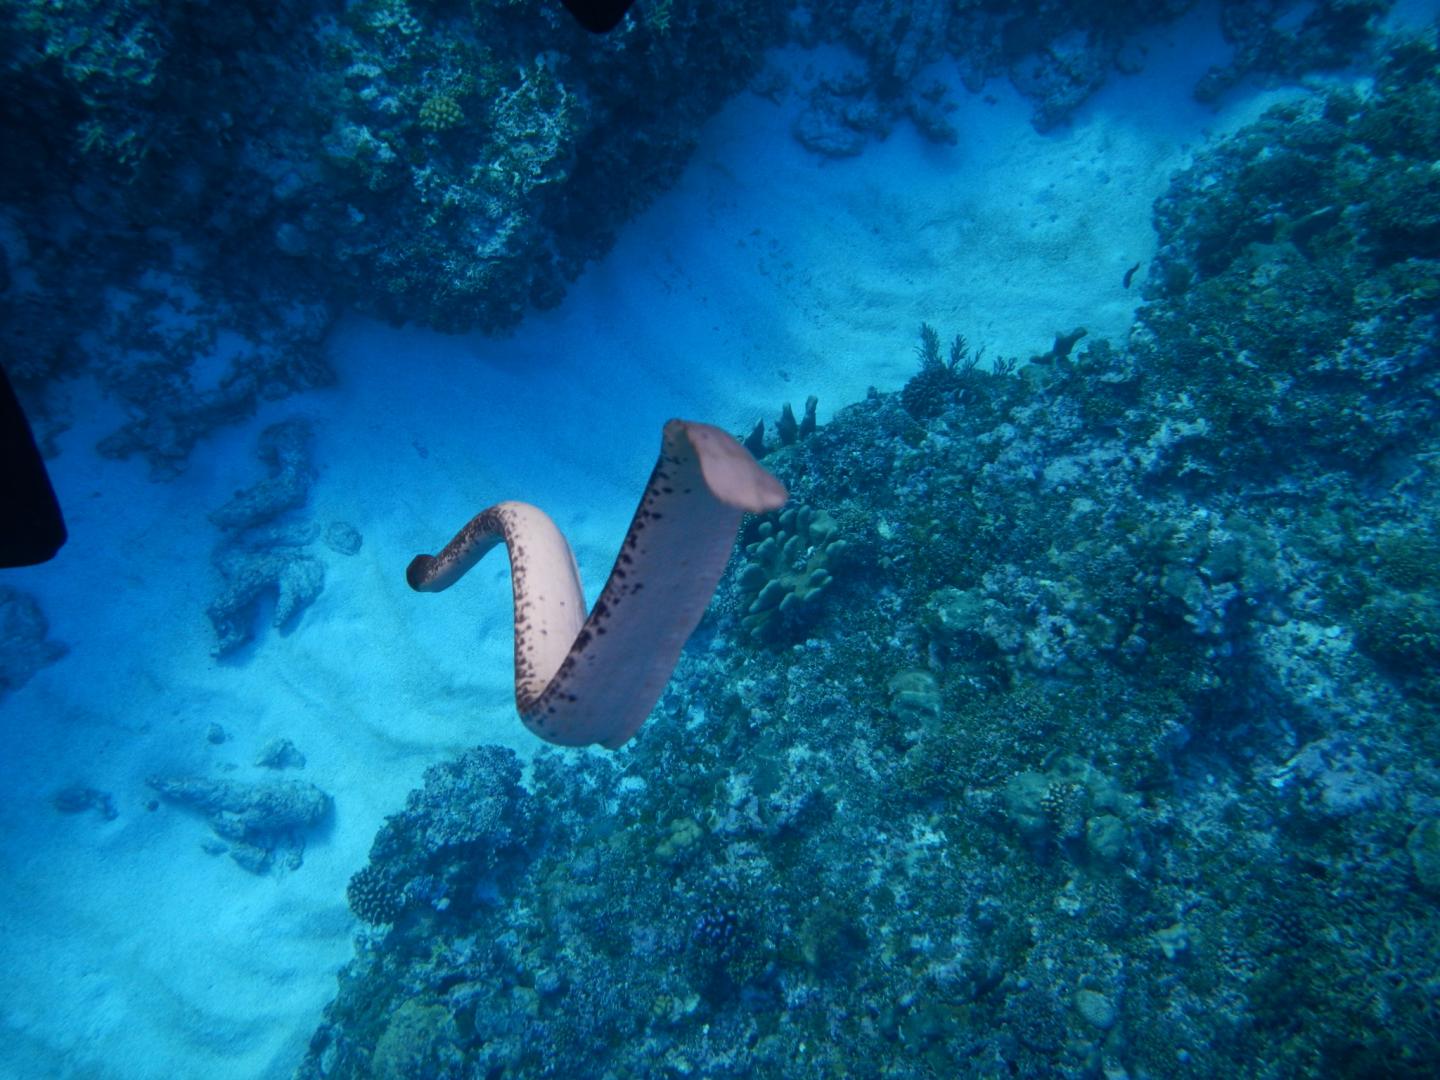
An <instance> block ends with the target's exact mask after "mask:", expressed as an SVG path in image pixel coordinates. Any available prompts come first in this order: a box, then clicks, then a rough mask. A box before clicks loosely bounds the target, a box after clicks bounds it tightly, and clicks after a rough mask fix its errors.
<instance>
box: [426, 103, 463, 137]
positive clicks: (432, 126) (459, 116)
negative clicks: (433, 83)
mask: <svg viewBox="0 0 1440 1080" xmlns="http://www.w3.org/2000/svg"><path fill="white" fill-rule="evenodd" d="M464 122H465V113H464V111H463V110H462V109H461V108H460V103H459V102H457V101H456V100H455V99H454V98H453V97H451V96H450V95H449V94H432V95H431V96H430V97H428V98H426V99H425V102H424V103H423V104H422V105H421V106H420V126H421V127H423V128H425V130H427V131H449V130H450V129H451V128H455V127H459V126H460V125H461V124H463V123H464Z"/></svg>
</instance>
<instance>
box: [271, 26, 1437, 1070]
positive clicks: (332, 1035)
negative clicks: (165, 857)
mask: <svg viewBox="0 0 1440 1080" xmlns="http://www.w3.org/2000/svg"><path fill="white" fill-rule="evenodd" d="M1437 89H1440V65H1437V58H1436V55H1435V53H1434V51H1433V50H1432V49H1431V48H1430V47H1429V46H1428V45H1424V44H1419V45H1416V46H1414V47H1411V48H1407V49H1401V50H1399V51H1398V52H1397V53H1396V54H1395V55H1394V57H1393V59H1392V61H1391V62H1390V63H1389V64H1388V65H1387V67H1386V68H1385V70H1384V71H1383V72H1382V73H1381V75H1380V77H1379V78H1378V79H1377V82H1376V88H1375V91H1374V92H1373V93H1372V94H1369V95H1367V96H1365V97H1364V98H1356V97H1353V96H1351V95H1349V94H1345V93H1338V94H1332V95H1330V96H1329V97H1328V98H1326V99H1324V100H1322V101H1320V102H1317V104H1316V105H1315V106H1314V107H1313V108H1300V109H1298V110H1296V109H1295V108H1293V107H1287V108H1286V109H1285V110H1282V111H1281V112H1279V113H1275V114H1272V115H1271V116H1269V117H1267V118H1265V119H1264V120H1262V121H1261V122H1260V123H1259V125H1258V126H1256V127H1254V128H1251V129H1249V130H1247V131H1243V132H1241V133H1239V134H1238V135H1237V136H1236V137H1234V138H1233V139H1231V140H1230V141H1228V142H1226V143H1225V144H1223V145H1221V146H1220V147H1218V148H1217V149H1214V150H1211V151H1206V152H1203V153H1201V154H1199V155H1197V158H1196V160H1195V164H1194V166H1193V168H1192V169H1191V170H1190V171H1188V172H1187V173H1184V174H1181V175H1179V176H1177V177H1176V179H1175V182H1174V184H1173V185H1172V188H1171V190H1170V192H1169V193H1168V194H1167V195H1166V197H1165V198H1164V199H1163V200H1161V202H1160V204H1159V205H1158V207H1157V214H1156V220H1157V225H1158V227H1159V229H1160V233H1161V240H1162V245H1163V246H1162V254H1161V256H1160V257H1159V258H1158V259H1157V260H1156V263H1155V266H1154V267H1153V268H1152V271H1151V275H1150V277H1149V279H1148V281H1147V282H1146V286H1145V287H1146V290H1147V293H1146V295H1147V298H1148V299H1147V303H1146V305H1145V307H1144V308H1143V309H1142V311H1141V313H1140V317H1139V321H1138V323H1137V326H1136V328H1135V331H1134V334H1133V335H1132V337H1131V339H1130V341H1129V342H1128V343H1127V344H1126V345H1125V346H1124V347H1123V348H1120V347H1116V346H1114V345H1111V344H1110V343H1108V342H1105V341H1100V340H1096V339H1095V338H1094V337H1087V338H1085V339H1084V340H1083V341H1078V340H1077V341H1072V342H1071V343H1070V346H1069V347H1068V348H1064V349H1062V348H1059V347H1058V346H1057V347H1052V348H1051V349H1050V351H1049V352H1048V353H1041V354H1040V355H1038V356H1037V358H1036V359H1035V360H1034V361H1032V362H1030V363H1027V364H1025V365H1023V366H1020V365H1014V364H1010V363H1006V364H996V365H993V366H992V367H991V368H990V369H988V370H987V369H985V368H983V367H980V366H976V367H974V368H973V369H971V370H969V371H968V372H967V373H966V374H965V375H964V377H963V382H961V383H959V384H956V385H952V386H951V387H950V390H949V391H947V392H946V393H943V394H940V395H928V396H927V395H917V394H915V393H912V395H911V398H910V404H911V405H912V406H913V405H914V403H915V401H916V400H917V397H918V398H919V399H920V400H923V402H924V405H923V407H921V408H913V407H912V408H907V403H906V396H905V395H904V394H894V395H886V394H879V393H874V394H872V395H871V396H870V397H869V398H867V400H865V401H864V402H861V403H859V404H856V405H853V406H851V407H849V408H847V409H844V410H842V411H841V412H840V413H839V414H837V416H836V417H835V418H834V419H833V420H831V421H830V422H829V423H827V424H826V426H825V427H824V428H823V429H821V430H819V431H817V432H815V433H814V434H813V435H811V436H810V437H809V438H806V439H804V440H799V441H797V442H795V443H793V444H791V445H789V446H781V447H779V448H777V449H774V450H772V451H771V453H770V454H769V455H768V456H767V459H766V462H767V465H769V466H770V467H772V468H773V469H774V470H775V471H776V473H777V474H778V475H780V476H782V478H783V479H784V480H785V481H786V483H787V484H788V485H789V486H790V488H791V491H792V494H793V497H794V499H795V505H796V506H797V507H806V506H809V507H825V508H826V509H827V511H828V513H829V515H830V516H831V517H833V519H834V522H835V523H836V526H837V531H836V533H834V534H827V535H841V536H844V537H845V542H846V543H847V544H848V545H850V546H851V547H852V555H853V562H851V564H850V567H851V569H850V570H848V571H847V573H846V574H844V575H837V576H836V577H835V579H834V581H833V583H832V584H831V585H830V586H829V594H830V596H831V599H832V602H829V603H825V604H821V605H818V607H816V608H815V610H814V612H813V615H812V617H811V621H810V623H809V625H807V626H806V627H805V632H806V636H805V639H804V641H803V642H795V643H794V645H793V647H791V648H787V649H784V650H774V649H769V648H759V647H755V642H753V640H751V639H750V636H749V635H748V634H746V633H745V629H744V624H743V619H744V617H745V614H746V613H745V609H744V607H743V606H742V605H741V604H739V603H736V602H733V597H734V596H735V595H736V593H737V592H738V591H739V589H740V586H739V578H740V577H741V576H743V575H746V574H751V571H750V570H749V569H748V568H739V569H736V570H735V571H733V573H734V577H733V578H732V580H731V582H730V584H729V585H727V586H724V587H722V589H729V590H730V595H731V597H732V603H730V604H729V605H721V609H720V610H719V611H718V612H716V613H713V614H712V616H711V624H710V632H709V636H708V647H704V646H706V645H707V640H706V631H705V629H704V627H702V631H701V642H700V644H701V645H702V647H701V648H698V649H693V650H691V651H690V652H688V653H687V654H686V655H685V656H684V657H683V658H682V661H681V665H680V668H679V669H678V671H677V678H676V679H675V680H674V681H673V682H672V683H671V685H670V687H669V688H668V689H667V691H666V693H665V695H664V697H663V698H662V700H661V703H660V706H659V709H658V715H657V716H656V718H655V719H654V720H653V721H652V722H651V723H650V724H648V725H647V726H646V727H645V729H644V730H643V732H642V734H641V736H640V737H639V738H638V739H637V740H636V741H635V742H634V743H633V744H632V745H631V746H630V747H627V748H626V750H625V751H624V752H623V753H622V754H619V755H616V756H614V757H606V758H599V757H594V756H578V757H567V756H562V755H561V754H559V753H557V752H553V751H544V752H541V753H540V754H539V755H538V756H537V757H536V759H535V761H534V764H533V769H532V771H531V774H530V776H529V785H528V787H522V786H521V785H520V783H519V768H518V765H517V764H516V763H515V762H514V760H513V757H512V756H511V755H510V754H509V753H508V752H507V751H503V750H499V749H481V750H476V751H472V752H471V753H469V754H467V755H466V756H465V757H464V758H463V759H461V761H460V762H458V763H456V764H455V765H452V766H449V767H442V768H438V769H435V770H432V771H431V772H430V773H429V774H428V775H427V778H426V782H425V786H424V787H423V788H422V789H421V790H420V791H419V792H417V793H416V794H414V795H412V796H411V799H410V800H409V803H408V804H407V807H406V809H405V811H404V812H403V813H402V814H400V815H398V816H397V817H396V818H395V819H392V821H391V822H390V823H389V824H388V825H387V826H386V828H385V830H384V831H382V833H381V836H380V838H379V839H378V840H377V842H376V845H375V848H374V849H373V850H372V854H371V863H370V866H369V867H368V868H367V869H365V870H363V871H361V874H360V875H357V879H356V880H357V883H358V884H357V886H356V887H355V888H354V889H353V890H352V892H353V893H355V894H357V896H358V895H359V894H363V898H357V896H352V902H354V903H355V905H356V907H357V910H360V908H361V907H362V904H363V906H364V911H363V912H362V914H365V913H367V912H368V914H366V917H367V918H370V919H371V920H372V921H376V922H383V926H382V927H381V928H378V929H376V930H374V931H367V932H366V933H364V934H362V935H361V936H360V937H359V939H358V940H357V945H356V948H357V955H356V958H355V960H354V961H353V962H352V963H351V965H350V966H349V968H348V969H347V971H346V972H345V974H344V975H343V976H342V978H341V980H340V984H339V992H338V996H337V998H336V1000H335V1002H334V1003H333V1004H332V1005H331V1006H330V1007H329V1009H328V1010H327V1013H326V1017H325V1020H324V1023H323V1024H322V1025H321V1027H320V1028H319V1030H318V1031H317V1032H316V1034H315V1036H314V1039H313V1041H312V1044H311V1049H310V1054H309V1057H308V1058H307V1060H306V1062H305V1063H304V1065H302V1067H301V1069H300V1071H299V1074H298V1075H299V1076H300V1077H301V1078H302V1080H310V1078H318V1077H328V1078H336V1080H338V1078H342V1077H364V1076H369V1075H372V1072H371V1070H372V1068H373V1062H374V1061H375V1060H376V1058H377V1057H379V1056H382V1055H383V1057H384V1060H385V1061H387V1062H394V1063H396V1065H395V1067H397V1068H405V1067H409V1065H410V1064H413V1063H417V1062H423V1063H425V1064H424V1065H423V1066H420V1065H416V1066H415V1067H417V1068H433V1069H436V1070H441V1071H443V1070H450V1071H451V1072H452V1073H454V1074H456V1075H459V1074H474V1075H487V1076H509V1077H528V1076H536V1077H538V1076H546V1075H574V1076H580V1075H607V1074H610V1075H616V1076H620V1075H634V1076H667V1075H690V1076H713V1077H721V1076H741V1075H756V1076H797V1075H800V1076H817V1077H818V1076H840V1075H866V1076H887V1077H905V1078H912V1077H913V1078H920V1077H926V1076H937V1075H980V1076H990V1075H995V1076H1077V1077H1078V1076H1100V1075H1110V1076H1122V1075H1128V1076H1185V1075H1203V1076H1221V1075H1237V1076H1250V1075H1256V1073H1257V1069H1259V1068H1260V1067H1259V1066H1257V1064H1256V1063H1257V1062H1259V1063H1263V1069H1262V1070H1261V1071H1264V1072H1266V1073H1273V1074H1276V1075H1292V1074H1293V1075H1387V1076H1414V1077H1422V1076H1430V1075H1434V1074H1435V1073H1436V1072H1437V1071H1440V1035H1437V1032H1440V1025H1437V1024H1436V1022H1435V1021H1436V997H1435V993H1434V987H1435V985H1436V984H1437V980H1440V923H1437V920H1436V918H1435V903H1436V895H1437V894H1436V891H1435V890H1436V888H1437V886H1436V882H1437V880H1440V869H1437V867H1440V856H1437V852H1440V828H1437V825H1436V822H1437V820H1440V723H1437V716H1436V708H1437V701H1436V698H1435V696H1434V695H1433V692H1432V683H1431V681H1430V680H1431V679H1433V670H1434V663H1433V654H1431V653H1430V652H1429V651H1428V649H1429V648H1430V646H1429V644H1428V642H1429V641H1430V640H1431V638H1429V637H1428V636H1427V634H1428V631H1426V630H1425V629H1424V628H1425V627H1427V626H1428V625H1430V623H1429V620H1430V619H1431V617H1432V614H1431V612H1430V611H1429V610H1428V609H1427V607H1426V605H1425V604H1424V602H1423V601H1424V598H1426V597H1428V596H1429V595H1431V594H1432V593H1433V592H1434V582H1435V574H1436V570H1435V563H1434V561H1433V558H1432V552H1433V543H1434V542H1433V536H1434V528H1433V525H1434V522H1435V521H1436V520H1437V514H1440V469H1437V465H1436V463H1437V462H1440V423H1437V421H1440V370H1437V368H1436V365H1435V364H1434V363H1433V357H1434V356H1435V355H1436V352H1437V346H1440V340H1437V337H1440V331H1437V326H1440V291H1437V290H1436V288H1435V281H1436V280H1437V272H1440V266H1437V254H1440V253H1437V252H1436V251H1435V250H1434V249H1433V248H1430V247H1428V246H1427V245H1428V244H1429V243H1430V238H1429V237H1428V236H1427V234H1426V233H1425V226H1424V222H1425V215H1426V214H1427V213H1428V210H1427V205H1426V203H1425V202H1424V200H1410V201H1395V199H1394V198H1393V197H1392V192H1393V191H1394V190H1396V188H1397V186H1399V185H1401V183H1402V178H1403V177H1404V176H1405V175H1407V174H1408V173H1410V172H1411V171H1412V170H1414V169H1415V168H1417V167H1422V168H1424V169H1426V170H1428V169H1429V164H1428V163H1424V164H1423V165H1422V163H1421V160H1420V158H1419V157H1417V156H1416V155H1419V154H1421V153H1422V151H1421V150H1420V149H1419V148H1420V147H1421V146H1423V145H1426V144H1425V143H1424V141H1423V139H1422V138H1417V137H1414V133H1415V132H1416V131H1417V130H1423V127H1422V125H1424V124H1426V123H1430V122H1431V121H1432V120H1433V117H1434V116H1435V115H1437V113H1436V111H1435V110H1434V108H1433V104H1432V103H1433V102H1434V101H1435V97H1434V95H1435V94H1436V92H1437ZM1366 139H1368V140H1370V141H1369V142H1365V141H1364V140H1366ZM1357 145H1359V146H1361V147H1363V149H1360V150H1357V149H1356V147H1357ZM1429 145H1430V146H1433V145H1434V142H1433V141H1432V142H1431V143H1429ZM1272 170H1279V171H1278V172H1272ZM1282 178H1288V179H1282ZM1327 185H1328V186H1327ZM1327 205H1339V206H1344V207H1346V208H1347V209H1345V210H1344V211H1343V212H1338V213H1321V214H1319V215H1318V216H1316V214H1315V211H1316V210H1322V211H1323V210H1324V208H1325V207H1326V206H1327ZM1397 215H1398V217H1397V218H1396V219H1397V220H1401V221H1408V222H1410V223H1411V224H1410V225H1409V226H1408V227H1406V228H1404V229H1394V230H1392V229H1388V228H1387V227H1385V225H1384V223H1385V222H1386V221H1387V220H1389V219H1390V218H1392V217H1396V216H1397ZM1407 215H1408V216H1407ZM1219 222H1223V223H1224V224H1223V226H1220V225H1217V223H1219ZM1065 337H1069V335H1068V334H1067V335H1062V338H1065ZM928 340H929V338H928V337H927V338H925V339H922V355H921V363H920V365H918V366H919V367H920V369H921V370H920V372H919V373H917V378H921V377H922V376H924V374H925V370H926V368H927V363H928V367H930V368H933V367H934V366H935V365H934V363H933V362H927V357H928V356H929V354H930V353H931V352H933V353H934V354H935V355H936V357H937V359H938V362H939V364H940V366H941V367H942V368H944V367H945V366H946V365H945V363H944V361H943V359H939V352H940V350H939V340H940V339H939V337H938V332H937V333H936V334H935V335H934V347H933V349H932V348H930V347H928V346H927V345H926V341H928ZM1042 348H1044V345H1043V343H1037V351H1038V350H1039V349H1042ZM958 368H963V365H958V366H957V370H958ZM798 516H799V515H798V511H797V518H798ZM814 516H818V515H814ZM810 527H811V528H812V529H813V528H814V521H813V518H812V521H811V524H810ZM792 528H793V526H792ZM792 535H793V534H792ZM767 539H768V538H767ZM751 542H752V543H753V542H754V537H752V538H751ZM807 546H808V545H807ZM796 559H797V561H798V559H799V553H798V552H797V553H796ZM766 565H767V566H769V565H774V566H776V567H778V566H780V565H781V564H780V562H779V561H778V560H776V561H775V562H773V563H771V562H770V561H768V560H767V562H766ZM751 576H753V575H751ZM842 601H843V602H842ZM1367 627H1368V629H1367ZM477 803H478V804H479V805H478V806H477V805H476V804H477ZM402 1012H403V1014H404V1016H403V1019H401V1018H400V1017H401V1014H402ZM392 1017H394V1018H396V1019H391V1018H392ZM447 1020H448V1021H450V1022H447ZM387 1067H389V1066H387Z"/></svg>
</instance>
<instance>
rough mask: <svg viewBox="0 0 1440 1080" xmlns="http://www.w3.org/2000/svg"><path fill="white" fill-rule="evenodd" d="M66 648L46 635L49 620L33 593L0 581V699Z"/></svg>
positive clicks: (63, 652)
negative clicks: (46, 618)
mask: <svg viewBox="0 0 1440 1080" xmlns="http://www.w3.org/2000/svg"><path fill="white" fill-rule="evenodd" d="M68 651H69V650H68V649H67V648H66V646H65V645H63V644H62V643H60V642H58V641H55V640H53V639H52V638H51V637H50V624H49V623H48V622H46V620H45V613H44V612H42V611H41V610H40V604H39V602H38V601H37V600H36V599H35V598H34V597H33V596H31V595H30V594H29V593H24V592H21V591H20V590H19V589H12V588H10V587H9V586H8V585H0V699H3V698H4V696H5V695H6V694H8V693H10V691H12V690H18V689H20V687H22V686H24V685H25V684H26V683H27V682H29V681H30V677H31V676H32V675H34V674H35V672H37V671H39V670H40V669H41V668H43V667H46V666H47V665H49V664H53V663H55V661H57V660H59V659H60V658H61V657H62V656H64V655H65V654H66V652H68Z"/></svg>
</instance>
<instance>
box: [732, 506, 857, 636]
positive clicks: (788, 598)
mask: <svg viewBox="0 0 1440 1080" xmlns="http://www.w3.org/2000/svg"><path fill="white" fill-rule="evenodd" d="M755 531H756V533H757V535H758V537H759V538H758V539H756V540H754V541H752V542H751V543H748V544H746V545H745V559H746V565H745V569H744V570H742V571H741V572H740V579H739V585H740V595H741V598H742V603H743V604H744V614H743V615H742V616H741V617H740V622H741V624H742V625H743V626H744V627H745V629H746V630H747V631H749V633H750V635H751V636H752V637H753V638H755V639H756V640H757V641H765V642H769V643H772V644H773V643H776V642H780V641H783V640H785V639H787V638H789V637H792V636H794V635H795V634H796V633H797V632H799V631H800V630H801V629H802V628H803V627H804V626H805V625H806V624H807V623H809V622H810V620H811V619H813V618H814V616H815V613H816V610H817V606H818V601H819V600H820V598H821V596H823V595H824V593H825V590H826V589H828V588H829V587H830V582H831V580H832V578H833V573H832V571H833V569H834V567H836V566H837V565H839V563H840V562H841V561H842V560H843V558H844V555H845V551H846V548H847V546H848V545H847V544H846V543H845V541H844V540H840V539H838V538H837V537H836V535H835V534H836V532H837V531H838V526H837V525H836V524H835V521H834V519H833V518H831V517H830V515H829V514H827V513H826V512H825V511H823V510H821V511H819V512H818V513H817V512H816V511H814V510H812V509H811V508H810V507H808V506H802V507H792V508H791V509H788V510H785V511H782V512H781V513H780V514H779V516H778V517H775V518H773V519H770V520H766V521H763V522H761V523H760V525H759V526H758V527H757V528H756V530H755Z"/></svg>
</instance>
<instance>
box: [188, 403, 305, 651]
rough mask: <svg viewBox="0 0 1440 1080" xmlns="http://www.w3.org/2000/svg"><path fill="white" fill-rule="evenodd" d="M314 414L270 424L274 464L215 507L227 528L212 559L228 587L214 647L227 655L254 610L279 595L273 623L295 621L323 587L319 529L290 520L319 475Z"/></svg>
mask: <svg viewBox="0 0 1440 1080" xmlns="http://www.w3.org/2000/svg"><path fill="white" fill-rule="evenodd" d="M310 439H311V431H310V425H309V423H308V421H305V420H300V419H294V420H286V421H282V422H281V423H278V424H272V425H271V426H270V427H268V428H266V429H265V430H264V431H263V432H262V433H261V435H260V443H259V448H258V451H257V456H258V457H259V458H260V460H261V461H262V462H263V463H264V464H265V466H266V467H267V469H268V470H269V472H270V475H269V477H267V478H266V479H264V480H261V481H259V482H257V483H255V484H253V485H252V486H250V487H249V488H246V489H245V490H244V491H241V492H238V493H237V494H236V495H235V496H234V497H232V498H231V499H230V501H229V502H227V503H225V505H223V506H221V507H219V508H218V509H216V510H214V511H212V512H211V514H210V520H211V521H212V522H214V523H215V524H216V525H217V526H219V528H220V529H221V531H222V532H223V533H224V538H223V539H222V540H221V541H220V543H219V544H217V545H216V547H215V550H214V552H213V553H212V555H211V559H212V561H213V562H214V564H215V569H216V570H217V571H218V572H219V574H220V577H221V580H222V581H223V582H224V588H223V589H222V590H221V591H220V594H219V595H218V596H217V597H216V598H215V599H214V600H212V601H211V602H210V605H209V606H208V607H207V608H206V614H207V615H208V616H209V617H210V623H211V625H212V626H214V628H215V636H216V644H215V655H216V656H226V655H228V654H230V653H232V652H234V651H235V650H236V649H238V648H240V647H241V646H242V645H245V644H246V643H248V642H249V641H251V640H252V639H253V637H254V624H255V618H256V612H257V611H258V609H259V607H260V604H261V603H262V601H264V600H265V599H267V598H273V599H274V601H275V611H274V615H273V617H272V618H271V625H272V626H274V627H275V628H276V629H284V628H286V627H289V626H292V625H293V624H294V621H295V620H296V619H297V618H298V617H299V616H300V613H301V612H302V611H304V610H305V608H307V607H309V606H310V605H311V604H312V603H314V601H315V598H316V597H317V596H319V595H320V593H321V591H322V590H323V589H324V588H325V564H324V563H323V562H321V561H320V560H319V559H318V558H316V557H315V556H314V555H311V554H309V553H308V552H307V548H308V547H309V546H310V545H311V544H312V543H313V542H314V541H315V539H316V538H317V536H318V534H319V529H318V528H317V527H316V526H314V525H313V524H310V523H308V522H284V521H282V520H281V519H282V518H283V517H284V516H285V515H286V514H287V513H289V512H290V511H292V510H295V509H297V508H299V507H302V506H304V505H305V502H306V501H307V500H308V498H309V495H310V485H311V483H312V482H313V480H314V470H313V469H312V468H311V465H310Z"/></svg>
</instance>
